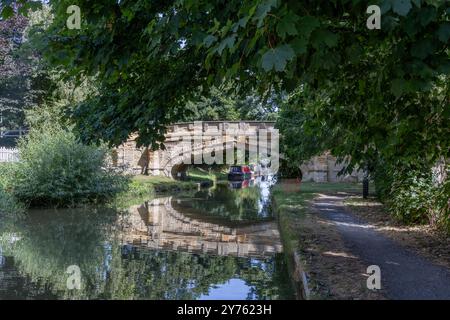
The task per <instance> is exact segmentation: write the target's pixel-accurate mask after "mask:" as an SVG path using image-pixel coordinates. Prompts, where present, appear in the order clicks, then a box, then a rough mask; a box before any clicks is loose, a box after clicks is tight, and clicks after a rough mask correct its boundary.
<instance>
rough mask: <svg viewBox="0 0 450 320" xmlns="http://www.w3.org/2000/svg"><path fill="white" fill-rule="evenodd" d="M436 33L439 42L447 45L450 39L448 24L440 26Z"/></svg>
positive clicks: (449, 26)
mask: <svg viewBox="0 0 450 320" xmlns="http://www.w3.org/2000/svg"><path fill="white" fill-rule="evenodd" d="M437 33H438V38H439V40H441V41H442V42H444V43H447V42H448V39H449V38H450V23H448V22H446V23H444V24H443V25H441V26H440V27H439V30H438V32H437Z"/></svg>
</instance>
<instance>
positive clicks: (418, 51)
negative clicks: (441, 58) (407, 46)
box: [411, 39, 434, 59]
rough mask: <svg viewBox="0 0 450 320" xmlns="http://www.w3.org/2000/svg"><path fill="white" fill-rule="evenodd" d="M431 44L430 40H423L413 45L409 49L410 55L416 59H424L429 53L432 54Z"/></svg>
mask: <svg viewBox="0 0 450 320" xmlns="http://www.w3.org/2000/svg"><path fill="white" fill-rule="evenodd" d="M433 49H434V46H433V43H432V42H431V40H430V39H423V40H420V41H418V42H416V43H415V44H413V46H412V48H411V55H412V56H413V57H416V58H420V59H425V58H426V57H427V56H429V55H430V54H431V53H433Z"/></svg>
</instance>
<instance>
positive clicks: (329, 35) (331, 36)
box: [312, 29, 339, 49]
mask: <svg viewBox="0 0 450 320" xmlns="http://www.w3.org/2000/svg"><path fill="white" fill-rule="evenodd" d="M338 39H339V36H338V35H337V34H335V33H333V32H331V31H329V30H326V29H320V30H316V31H314V34H313V38H312V43H313V46H314V48H316V49H318V48H320V46H321V45H322V44H323V43H324V44H325V45H326V46H327V47H329V48H332V47H335V46H336V45H337V43H338Z"/></svg>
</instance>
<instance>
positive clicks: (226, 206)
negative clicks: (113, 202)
mask: <svg viewBox="0 0 450 320" xmlns="http://www.w3.org/2000/svg"><path fill="white" fill-rule="evenodd" d="M270 185H271V180H270V179H267V178H266V179H263V178H257V179H255V180H252V181H244V182H234V183H228V182H227V183H225V182H224V183H218V184H216V185H215V186H214V187H212V188H210V189H204V190H200V191H195V192H190V193H179V194H170V195H164V196H157V197H156V198H154V199H149V200H148V201H140V202H138V203H130V204H126V206H125V208H117V206H108V207H102V208H97V207H95V208H92V207H90V208H83V209H81V208H77V209H64V210H56V209H51V210H30V212H28V214H27V215H26V216H24V217H13V218H8V219H7V218H4V219H3V220H2V221H1V222H0V223H1V224H0V299H189V300H191V299H199V300H205V299H238V300H239V299H250V300H255V299H268V300H271V299H293V298H295V293H294V290H293V287H292V284H291V281H290V279H289V276H288V272H287V267H286V261H285V260H286V259H285V258H284V256H283V247H282V243H281V240H280V234H279V231H278V227H277V222H276V221H275V218H274V216H273V215H272V211H271V208H270ZM69 266H76V267H77V268H79V270H80V272H81V277H80V279H81V282H80V285H81V287H80V288H79V289H74V290H69V289H68V282H69V287H70V285H71V284H72V285H73V283H74V282H73V275H74V274H72V273H67V271H68V267H69ZM70 270H73V269H69V271H70ZM71 272H72V271H71ZM71 279H72V280H71ZM71 281H72V282H71Z"/></svg>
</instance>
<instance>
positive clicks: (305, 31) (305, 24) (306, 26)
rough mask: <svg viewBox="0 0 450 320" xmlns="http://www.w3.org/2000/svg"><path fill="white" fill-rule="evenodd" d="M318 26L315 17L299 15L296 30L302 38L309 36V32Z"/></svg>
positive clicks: (318, 23)
mask: <svg viewBox="0 0 450 320" xmlns="http://www.w3.org/2000/svg"><path fill="white" fill-rule="evenodd" d="M319 26H320V22H319V20H318V19H317V18H315V17H312V16H304V17H301V18H300V20H299V23H298V29H297V30H298V31H299V32H300V35H301V36H302V37H303V38H306V39H307V38H309V36H310V35H311V33H312V32H313V31H314V30H315V29H317V28H318V27H319Z"/></svg>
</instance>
